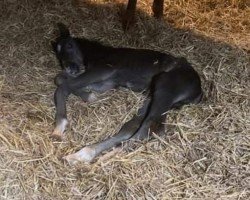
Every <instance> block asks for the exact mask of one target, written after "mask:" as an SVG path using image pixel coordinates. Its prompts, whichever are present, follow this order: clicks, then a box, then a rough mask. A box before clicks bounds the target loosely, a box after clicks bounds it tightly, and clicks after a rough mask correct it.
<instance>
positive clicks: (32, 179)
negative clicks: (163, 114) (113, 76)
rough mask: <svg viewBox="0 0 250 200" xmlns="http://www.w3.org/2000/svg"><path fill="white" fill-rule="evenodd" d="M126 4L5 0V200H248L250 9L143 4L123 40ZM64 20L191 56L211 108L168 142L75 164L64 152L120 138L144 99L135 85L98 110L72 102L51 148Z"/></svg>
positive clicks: (0, 36)
mask: <svg viewBox="0 0 250 200" xmlns="http://www.w3.org/2000/svg"><path fill="white" fill-rule="evenodd" d="M125 2H126V1H122V0H91V1H87V0H78V1H73V3H72V2H71V1H65V0H61V1H60V0H23V1H21V0H19V1H18V0H1V1H0V19H1V21H0V22H1V23H0V199H8V200H10V199H25V200H28V199H48V200H49V199H53V200H60V199H136V200H137V199H148V200H149V199H170V200H171V199H192V200H193V199H194V200H196V199H203V200H204V199H206V200H210V199H225V200H228V199H229V200H230V199H242V200H245V199H250V114H249V113H250V106H249V93H250V92H249V91H250V89H249V86H250V83H249V82H250V78H249V67H250V59H249V58H250V21H249V20H250V4H249V1H247V0H185V1H184V0H165V11H164V19H163V20H162V21H159V20H156V19H154V18H152V13H151V3H152V2H151V1H147V0H144V1H142V0H141V1H139V2H138V12H137V22H136V24H135V25H134V26H133V27H131V29H130V30H129V31H128V32H127V33H124V32H123V31H122V28H121V23H120V17H119V13H120V10H121V8H123V6H122V5H124V4H125ZM57 22H64V23H65V24H67V25H68V26H69V27H70V29H71V30H72V34H73V35H75V36H80V37H86V38H89V39H95V40H98V41H101V42H103V43H104V44H108V45H112V46H116V47H118V46H119V47H121V46H123V47H125V46H126V47H134V48H149V49H155V50H159V51H162V52H170V53H172V54H174V55H176V56H185V57H186V58H187V59H188V60H189V62H190V63H192V65H193V66H194V68H195V69H196V70H197V71H198V72H199V74H200V76H201V78H202V84H203V86H202V87H203V89H204V94H205V95H204V99H203V101H202V102H201V103H200V104H199V105H189V106H185V107H183V108H182V109H181V110H179V111H171V112H169V113H168V117H167V120H166V135H165V136H162V137H159V136H157V135H155V139H153V140H151V141H150V142H142V143H137V144H135V145H133V146H131V147H130V148H127V149H124V150H122V151H120V152H117V153H113V155H110V156H109V157H98V159H97V160H96V161H95V162H94V163H93V164H84V163H83V164H80V165H77V166H75V167H72V166H69V165H68V164H67V163H65V162H63V161H62V159H61V157H62V156H63V155H67V154H69V153H73V152H75V151H77V150H78V149H80V148H81V147H84V146H85V145H87V144H92V143H94V142H97V141H100V140H102V139H104V138H107V137H108V136H110V135H112V134H114V133H115V132H116V131H118V130H119V128H120V127H121V125H122V124H123V123H124V122H126V121H127V120H129V118H130V117H131V116H132V115H133V114H135V113H136V111H137V109H138V108H139V106H140V104H141V102H142V100H143V97H142V95H141V94H136V93H133V92H131V91H129V90H125V89H122V90H119V91H118V92H117V91H110V92H107V93H106V94H104V95H102V96H101V97H100V100H98V101H97V102H95V103H91V104H86V103H84V102H82V101H81V100H80V99H79V98H77V97H70V99H69V101H68V115H69V120H70V125H69V126H68V129H67V131H66V139H65V141H63V142H55V141H52V140H51V139H50V138H49V136H50V134H51V132H52V130H53V127H54V114H55V106H54V103H53V93H54V91H55V85H54V83H53V78H54V76H55V75H56V74H57V72H59V71H60V68H59V65H58V62H57V60H56V58H55V55H54V54H53V52H52V49H51V46H50V41H51V40H53V39H54V38H55V37H56V36H57V35H56V33H57V32H56V23H57Z"/></svg>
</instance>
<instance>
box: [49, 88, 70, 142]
mask: <svg viewBox="0 0 250 200" xmlns="http://www.w3.org/2000/svg"><path fill="white" fill-rule="evenodd" d="M69 95H70V91H69V88H68V87H67V86H66V85H65V84H61V85H60V86H58V88H57V89H56V91H55V94H54V101H55V106H56V116H55V118H56V127H55V129H54V131H53V133H52V135H51V137H53V138H55V139H58V140H62V138H63V132H64V130H65V128H66V126H67V124H68V120H67V111H66V100H67V98H68V96H69Z"/></svg>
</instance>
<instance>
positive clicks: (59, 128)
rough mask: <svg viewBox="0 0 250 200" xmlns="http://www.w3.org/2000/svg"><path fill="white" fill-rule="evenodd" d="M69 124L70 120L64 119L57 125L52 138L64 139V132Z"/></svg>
mask: <svg viewBox="0 0 250 200" xmlns="http://www.w3.org/2000/svg"><path fill="white" fill-rule="evenodd" d="M67 124H68V120H67V119H62V120H61V121H60V123H59V124H57V125H56V128H55V129H54V131H53V133H52V136H53V137H54V136H55V137H58V138H62V137H63V132H64V131H65V129H66V126H67Z"/></svg>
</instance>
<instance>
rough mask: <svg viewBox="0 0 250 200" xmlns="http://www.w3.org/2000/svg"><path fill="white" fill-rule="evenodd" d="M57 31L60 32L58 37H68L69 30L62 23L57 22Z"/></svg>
mask: <svg viewBox="0 0 250 200" xmlns="http://www.w3.org/2000/svg"><path fill="white" fill-rule="evenodd" d="M57 26H58V29H59V32H60V37H63V38H67V37H70V32H69V29H68V28H67V26H66V25H65V24H63V23H58V24H57Z"/></svg>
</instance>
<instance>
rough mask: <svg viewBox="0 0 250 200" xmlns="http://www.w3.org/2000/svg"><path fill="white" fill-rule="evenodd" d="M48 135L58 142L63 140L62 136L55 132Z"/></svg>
mask: <svg viewBox="0 0 250 200" xmlns="http://www.w3.org/2000/svg"><path fill="white" fill-rule="evenodd" d="M49 137H50V138H51V139H53V140H56V141H59V142H61V141H63V136H62V135H60V134H57V133H52V134H51V135H50V136H49Z"/></svg>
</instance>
